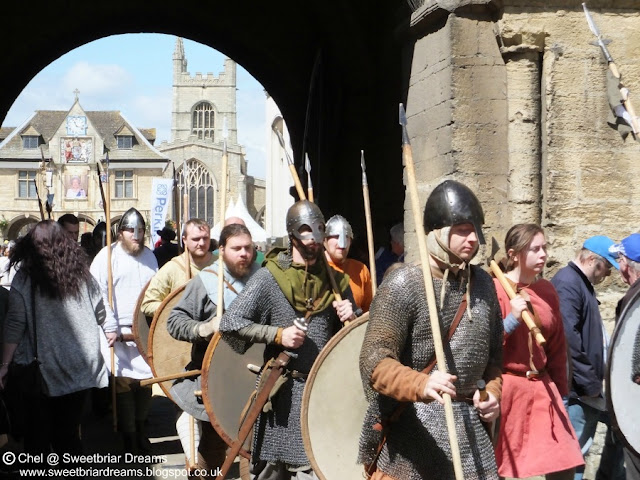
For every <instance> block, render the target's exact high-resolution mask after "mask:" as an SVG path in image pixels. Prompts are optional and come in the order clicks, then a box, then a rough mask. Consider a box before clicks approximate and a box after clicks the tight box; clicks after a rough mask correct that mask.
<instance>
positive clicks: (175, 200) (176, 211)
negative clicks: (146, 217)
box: [171, 163, 182, 248]
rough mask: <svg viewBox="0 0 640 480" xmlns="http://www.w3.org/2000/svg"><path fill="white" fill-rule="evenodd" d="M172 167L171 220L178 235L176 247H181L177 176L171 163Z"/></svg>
mask: <svg viewBox="0 0 640 480" xmlns="http://www.w3.org/2000/svg"><path fill="white" fill-rule="evenodd" d="M171 167H172V168H173V191H172V192H171V193H172V194H171V198H172V202H171V203H173V220H174V221H175V222H176V234H177V236H178V248H182V229H181V228H182V227H181V222H180V191H179V189H178V177H177V176H176V164H175V163H172V164H171Z"/></svg>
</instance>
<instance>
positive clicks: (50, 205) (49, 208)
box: [40, 145, 53, 220]
mask: <svg viewBox="0 0 640 480" xmlns="http://www.w3.org/2000/svg"><path fill="white" fill-rule="evenodd" d="M40 156H41V157H42V168H43V169H44V171H45V178H46V176H47V173H48V172H47V169H46V165H47V161H46V160H45V158H44V150H42V145H40ZM50 161H51V160H50ZM49 178H50V174H49ZM49 185H50V181H49V179H47V180H46V182H45V187H47V201H46V202H45V208H46V210H47V217H48V218H49V220H51V211H52V210H53V195H52V194H50V193H49ZM49 199H51V202H49Z"/></svg>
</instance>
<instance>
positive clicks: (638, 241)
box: [609, 233, 640, 262]
mask: <svg viewBox="0 0 640 480" xmlns="http://www.w3.org/2000/svg"><path fill="white" fill-rule="evenodd" d="M609 251H610V252H611V253H612V254H613V255H615V256H616V257H617V256H618V255H619V254H622V255H624V256H625V257H627V258H628V259H629V260H633V261H634V262H640V233H632V234H631V235H629V236H628V237H627V238H623V239H622V241H621V242H620V243H616V244H615V245H612V246H611V247H610V248H609Z"/></svg>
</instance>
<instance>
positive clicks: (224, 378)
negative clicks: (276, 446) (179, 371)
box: [202, 333, 265, 458]
mask: <svg viewBox="0 0 640 480" xmlns="http://www.w3.org/2000/svg"><path fill="white" fill-rule="evenodd" d="M264 348H265V345H264V344H261V343H256V344H254V345H252V346H251V348H249V350H247V351H246V352H245V353H244V354H243V355H241V354H239V353H236V352H235V351H234V350H233V349H232V348H231V347H230V346H229V345H228V344H227V343H226V342H225V341H224V340H222V336H221V335H220V333H216V334H215V335H214V336H213V338H212V339H211V342H210V343H209V347H208V348H207V352H206V354H205V356H204V360H203V362H202V401H203V403H204V406H205V409H206V410H207V415H209V420H210V422H211V425H213V428H215V429H216V431H217V432H218V434H219V435H220V437H221V438H222V439H223V440H224V441H225V442H226V443H227V444H228V445H231V444H232V443H233V441H234V440H236V439H237V438H238V431H239V430H240V416H241V415H242V411H243V409H244V407H245V405H246V404H247V401H248V400H249V398H250V397H251V394H252V393H253V392H254V390H255V389H256V379H257V376H256V373H254V372H252V371H251V370H249V369H248V368H247V365H249V364H251V365H256V366H258V367H261V366H262V364H263V363H264V360H263V356H264ZM250 448H251V447H250V442H245V448H243V449H242V450H241V451H240V455H242V456H243V457H245V458H249V456H250V455H249V452H248V449H250Z"/></svg>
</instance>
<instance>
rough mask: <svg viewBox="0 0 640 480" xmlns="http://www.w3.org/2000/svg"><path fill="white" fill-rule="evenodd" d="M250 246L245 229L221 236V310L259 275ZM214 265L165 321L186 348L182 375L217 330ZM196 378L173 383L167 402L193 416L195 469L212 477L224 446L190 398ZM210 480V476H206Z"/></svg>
mask: <svg viewBox="0 0 640 480" xmlns="http://www.w3.org/2000/svg"><path fill="white" fill-rule="evenodd" d="M253 252H254V248H253V241H252V238H251V233H250V232H249V230H248V229H247V227H245V226H244V225H240V224H237V223H235V224H231V225H227V226H226V227H224V228H223V229H222V232H220V255H221V256H222V260H223V262H224V270H225V271H224V272H223V274H224V297H223V298H224V306H225V308H228V307H229V305H230V304H231V303H232V302H233V301H234V299H235V298H236V296H237V295H238V293H239V292H241V291H242V289H243V288H244V286H245V284H246V282H247V280H248V279H249V277H250V276H251V275H252V274H253V273H254V272H255V271H256V270H257V269H258V266H257V265H256V264H255V263H254V262H253ZM218 274H219V271H218V262H216V263H215V264H213V265H211V266H210V267H207V268H204V269H203V270H202V271H201V272H200V274H199V275H198V276H197V277H195V278H194V279H193V280H192V281H191V282H189V283H188V284H187V286H186V288H185V291H184V294H183V296H182V298H181V299H180V301H179V302H178V304H177V305H176V306H175V307H174V309H173V311H172V312H171V314H170V315H169V319H168V321H167V329H168V330H169V333H170V334H171V336H172V337H174V338H176V339H177V340H183V341H187V342H191V343H192V344H193V347H192V349H191V362H190V363H189V364H188V365H187V367H186V369H187V370H196V369H201V368H202V361H203V359H204V355H205V352H206V350H207V346H208V345H209V340H210V339H211V337H212V336H213V334H214V333H215V332H216V331H217V330H218V325H219V322H220V319H219V318H217V317H216V311H217V302H218ZM201 389H202V387H201V378H200V376H199V375H198V376H196V377H190V378H184V379H179V380H176V381H175V382H174V384H173V387H172V388H171V396H172V398H173V399H174V401H175V402H176V403H177V404H178V406H180V408H182V409H183V410H184V411H185V412H188V413H189V414H191V415H193V416H194V417H195V418H196V419H197V420H198V423H199V430H200V431H201V437H200V442H199V444H198V467H199V468H200V469H201V470H208V471H209V472H214V471H215V470H216V468H217V467H221V466H222V464H223V463H224V459H225V453H226V450H227V445H226V444H225V442H224V441H223V440H222V439H221V438H220V436H219V435H218V433H217V432H216V431H215V430H214V429H213V427H212V426H211V423H209V417H208V415H207V412H206V410H205V407H204V404H203V403H202V397H200V396H196V395H194V391H196V390H201ZM211 475H213V474H211Z"/></svg>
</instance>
